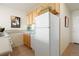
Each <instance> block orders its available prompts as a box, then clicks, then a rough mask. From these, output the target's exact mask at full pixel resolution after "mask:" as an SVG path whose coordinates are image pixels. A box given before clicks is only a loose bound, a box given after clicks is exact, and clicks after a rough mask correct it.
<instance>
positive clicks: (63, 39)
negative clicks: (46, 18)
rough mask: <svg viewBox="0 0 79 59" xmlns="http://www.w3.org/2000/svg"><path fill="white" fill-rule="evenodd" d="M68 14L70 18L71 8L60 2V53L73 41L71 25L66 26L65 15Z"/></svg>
mask: <svg viewBox="0 0 79 59" xmlns="http://www.w3.org/2000/svg"><path fill="white" fill-rule="evenodd" d="M65 16H68V17H69V19H70V14H69V10H68V9H67V6H66V4H63V3H62V4H60V54H62V53H63V52H64V50H65V48H66V47H67V46H68V44H69V43H70V42H71V36H70V27H69V28H65V26H64V23H65V22H64V17H65Z"/></svg>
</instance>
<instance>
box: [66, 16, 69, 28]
mask: <svg viewBox="0 0 79 59" xmlns="http://www.w3.org/2000/svg"><path fill="white" fill-rule="evenodd" d="M65 27H66V28H68V27H69V18H68V17H67V16H65Z"/></svg>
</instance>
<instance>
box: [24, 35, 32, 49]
mask: <svg viewBox="0 0 79 59" xmlns="http://www.w3.org/2000/svg"><path fill="white" fill-rule="evenodd" d="M23 42H24V45H25V46H27V47H29V48H31V37H30V35H29V34H23Z"/></svg>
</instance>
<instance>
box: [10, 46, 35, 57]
mask: <svg viewBox="0 0 79 59" xmlns="http://www.w3.org/2000/svg"><path fill="white" fill-rule="evenodd" d="M11 56H34V52H33V51H32V49H30V48H27V47H26V46H24V45H23V46H20V47H17V48H14V49H13V52H12V53H11Z"/></svg>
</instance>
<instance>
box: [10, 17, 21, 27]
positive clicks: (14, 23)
mask: <svg viewBox="0 0 79 59" xmlns="http://www.w3.org/2000/svg"><path fill="white" fill-rule="evenodd" d="M20 19H21V18H20V17H17V16H11V28H20Z"/></svg>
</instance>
